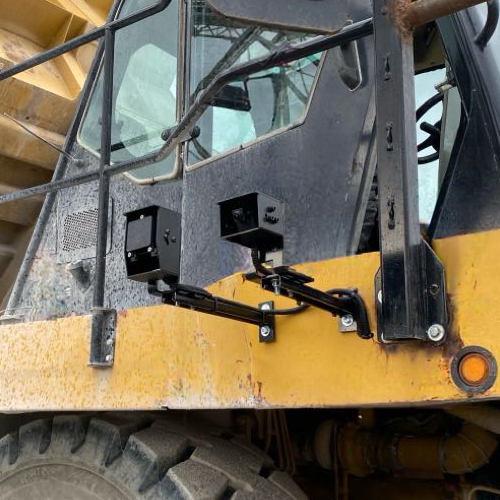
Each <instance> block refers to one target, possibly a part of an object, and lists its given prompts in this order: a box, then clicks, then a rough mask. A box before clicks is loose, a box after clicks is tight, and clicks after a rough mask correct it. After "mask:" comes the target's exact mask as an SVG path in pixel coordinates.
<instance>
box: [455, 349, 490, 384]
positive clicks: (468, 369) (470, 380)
mask: <svg viewBox="0 0 500 500" xmlns="http://www.w3.org/2000/svg"><path fill="white" fill-rule="evenodd" d="M458 373H459V375H460V378H461V379H462V381H463V382H464V383H465V384H467V385H472V386H478V385H481V384H482V383H483V382H484V381H485V380H486V379H487V378H488V375H489V374H490V363H489V361H488V359H487V358H486V356H484V355H483V354H481V353H478V352H471V353H470V354H466V355H465V356H464V357H463V358H462V360H461V361H460V363H459V365H458Z"/></svg>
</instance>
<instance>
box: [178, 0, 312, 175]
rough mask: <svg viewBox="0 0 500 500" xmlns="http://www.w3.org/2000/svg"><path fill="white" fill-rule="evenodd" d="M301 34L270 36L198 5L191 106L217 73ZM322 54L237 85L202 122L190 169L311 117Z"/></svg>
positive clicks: (303, 37)
mask: <svg viewBox="0 0 500 500" xmlns="http://www.w3.org/2000/svg"><path fill="white" fill-rule="evenodd" d="M306 39H307V36H306V35H303V34H300V33H284V32H276V31H267V30H264V29H262V28H259V27H256V26H244V25H241V24H238V23H236V22H233V21H230V20H228V19H225V18H222V17H220V16H219V15H217V14H216V13H215V12H213V11H211V10H210V8H209V7H208V6H207V5H206V4H205V3H204V2H203V1H200V0H193V3H192V32H191V71H190V77H191V78H190V89H191V102H193V100H194V99H195V98H196V97H197V96H198V94H199V93H200V92H201V91H202V90H203V89H205V88H206V87H207V85H208V84H209V83H210V82H211V81H212V79H213V78H214V76H215V75H216V73H218V72H220V71H222V70H224V69H227V68H229V67H231V66H233V65H234V64H238V63H242V62H246V61H249V60H250V59H254V58H256V57H260V56H264V55H266V54H269V53H270V52H272V51H274V50H276V49H278V48H279V47H280V46H282V45H283V44H285V43H298V42H301V41H304V40H306ZM319 62H320V54H318V55H314V56H311V57H308V58H304V59H301V60H299V61H295V62H292V63H290V64H286V65H281V66H277V67H276V68H273V69H271V70H268V71H263V72H261V73H258V74H254V75H251V76H249V77H248V78H245V79H244V80H239V81H235V82H232V83H231V84H229V85H227V86H226V87H225V88H224V89H222V91H221V92H220V93H219V95H218V97H217V98H216V99H215V100H214V102H213V103H212V105H211V106H210V107H209V108H208V109H207V111H206V112H205V113H204V114H203V116H202V117H201V119H200V121H199V123H198V125H199V127H200V130H201V133H200V135H199V137H197V138H196V139H194V140H192V141H190V144H189V156H188V163H189V164H190V165H192V164H194V163H197V162H199V161H202V160H205V159H207V158H210V157H211V156H214V155H217V154H221V153H224V152H225V151H228V150H230V149H233V148H235V147H238V146H240V145H241V144H245V143H248V142H250V141H252V140H254V139H256V138H258V137H261V136H263V135H265V134H268V133H270V132H273V131H274V130H277V129H280V128H283V127H286V126H288V125H290V124H293V123H296V122H297V121H299V120H300V119H301V117H302V116H303V115H304V113H305V111H306V107H307V104H308V102H309V97H310V95H311V91H312V88H313V84H314V79H315V76H316V73H317V70H318V66H319Z"/></svg>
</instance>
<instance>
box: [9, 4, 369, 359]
mask: <svg viewBox="0 0 500 500" xmlns="http://www.w3.org/2000/svg"><path fill="white" fill-rule="evenodd" d="M170 3H171V0H161V1H160V2H159V3H158V4H156V5H154V6H152V7H149V8H147V9H143V10H141V11H139V12H137V13H135V14H132V15H129V16H127V17H124V18H122V19H116V20H113V21H110V22H108V23H107V24H105V25H104V26H102V27H100V28H97V29H95V30H93V31H91V32H90V33H87V34H85V35H81V36H79V37H77V38H75V39H73V40H70V41H69V42H66V43H64V44H62V45H60V46H58V47H55V48H53V49H50V50H48V51H46V52H44V53H43V54H40V55H38V56H35V57H33V58H31V59H28V60H27V61H24V62H22V63H19V64H17V65H15V66H13V67H12V68H9V69H8V70H6V71H4V72H2V73H0V81H2V80H5V79H6V78H9V77H12V76H14V75H16V74H18V73H21V72H22V71H26V70H27V69H30V68H33V67H35V66H38V65H40V64H43V63H45V62H47V61H49V60H51V59H53V58H55V57H59V56H60V55H62V54H65V53H67V52H70V51H71V50H74V49H75V48H78V47H80V46H81V45H84V44H86V43H89V42H91V41H94V40H97V39H99V38H103V37H104V44H103V49H104V63H103V98H102V126H101V148H100V165H99V169H98V170H94V171H91V172H87V173H83V174H80V175H77V176H72V177H69V178H64V179H58V180H53V181H51V182H49V183H47V184H42V185H39V186H35V187H32V188H27V189H23V190H20V191H15V192H12V193H8V194H6V195H3V196H0V204H4V203H9V202H12V201H16V200H22V199H26V198H31V197H33V196H37V195H43V194H48V193H53V192H56V191H60V190H62V189H65V188H69V187H72V186H77V185H80V184H84V183H88V182H92V181H96V180H98V181H99V201H98V226H97V245H96V270H95V283H94V288H93V301H92V304H93V306H92V323H91V344H90V364H91V365H92V366H110V365H112V364H113V358H112V356H111V355H110V354H109V347H107V346H106V345H105V341H106V339H105V335H104V330H105V322H106V315H107V314H108V311H107V309H106V308H105V307H104V298H105V282H106V246H107V245H106V244H107V233H108V231H107V229H108V211H109V190H110V178H111V176H113V175H116V174H119V173H122V172H126V171H129V170H134V169H136V168H140V167H144V166H146V165H150V164H152V163H156V162H158V161H161V160H162V159H164V158H166V157H167V156H169V155H170V154H171V152H172V151H173V150H174V149H175V148H176V147H177V145H178V144H179V143H180V142H182V140H184V138H185V137H186V135H187V134H189V131H190V130H191V128H192V126H193V125H194V124H195V123H196V121H197V120H198V119H199V118H200V116H201V115H202V114H203V112H204V111H205V110H206V109H207V107H208V106H209V105H210V103H211V102H212V100H213V98H214V97H215V96H216V95H217V94H218V93H219V91H220V90H221V89H222V88H223V87H224V86H225V85H227V84H228V83H229V82H231V81H234V80H237V79H238V78H244V77H247V76H248V75H251V74H254V73H258V72H260V71H264V70H267V69H270V68H272V67H275V66H277V65H279V64H287V63H290V62H292V61H295V60H297V59H301V58H303V57H307V56H309V55H312V54H315V53H317V52H323V51H325V50H328V49H331V48H333V47H337V46H339V45H343V44H345V43H348V42H350V41H354V40H358V39H359V38H362V37H365V36H368V35H370V34H372V33H373V21H372V19H371V18H370V19H366V20H364V21H361V22H359V23H355V24H352V25H348V26H346V27H345V28H343V29H341V30H340V31H339V32H337V33H335V34H334V35H330V36H319V37H316V38H314V39H312V40H309V41H307V42H303V43H300V44H297V45H291V46H288V45H287V46H285V47H283V48H281V49H279V50H277V51H274V52H272V53H271V54H270V55H268V56H265V57H260V58H256V59H253V60H251V61H248V62H247V63H243V64H240V65H237V66H235V67H233V68H230V69H228V70H226V71H223V72H222V73H220V74H219V76H218V77H216V78H215V79H214V80H213V81H212V82H211V83H210V84H209V85H208V87H207V88H206V89H205V90H204V91H203V92H202V93H201V94H200V96H199V97H198V99H197V100H196V101H195V102H194V103H193V104H192V106H191V107H190V108H189V109H188V111H187V112H186V114H185V115H184V117H183V118H182V120H181V121H180V122H179V124H178V125H177V126H176V127H174V129H173V130H172V131H171V133H170V134H169V136H168V137H167V139H166V141H165V144H164V145H163V146H162V147H161V148H160V149H159V150H158V151H155V152H153V153H150V154H148V155H145V156H143V157H141V158H138V159H133V160H129V161H126V162H122V163H118V164H115V165H111V124H112V114H113V105H112V97H113V70H114V44H115V32H116V31H117V30H119V29H121V28H124V27H126V26H130V25H132V24H134V23H136V22H138V21H141V20H143V19H146V18H147V17H150V16H152V15H154V14H157V13H159V12H161V11H163V10H164V9H166V8H167V7H168V6H169V5H170ZM9 305H10V304H9Z"/></svg>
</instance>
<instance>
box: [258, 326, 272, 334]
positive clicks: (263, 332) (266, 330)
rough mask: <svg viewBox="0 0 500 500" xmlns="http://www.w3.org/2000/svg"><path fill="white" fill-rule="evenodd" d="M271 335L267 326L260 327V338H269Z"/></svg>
mask: <svg viewBox="0 0 500 500" xmlns="http://www.w3.org/2000/svg"><path fill="white" fill-rule="evenodd" d="M269 335H271V328H270V327H268V326H267V325H264V326H261V327H260V336H261V337H269Z"/></svg>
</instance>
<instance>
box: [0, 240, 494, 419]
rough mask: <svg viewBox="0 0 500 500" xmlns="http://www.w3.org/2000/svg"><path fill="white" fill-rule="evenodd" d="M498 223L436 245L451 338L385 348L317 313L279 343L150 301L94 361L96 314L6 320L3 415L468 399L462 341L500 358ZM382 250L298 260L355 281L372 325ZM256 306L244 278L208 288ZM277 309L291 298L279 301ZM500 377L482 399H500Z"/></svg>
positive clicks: (321, 283) (0, 375) (1, 360)
mask: <svg viewBox="0 0 500 500" xmlns="http://www.w3.org/2000/svg"><path fill="white" fill-rule="evenodd" d="M499 245H500V231H498V230H496V231H491V232H485V233H478V234H471V235H466V236H457V237H453V238H449V239H443V240H438V241H436V242H435V250H436V252H437V254H438V256H439V257H440V258H441V259H442V262H443V264H444V266H445V269H446V270H447V276H448V284H447V286H448V294H449V307H450V313H451V317H452V325H451V332H452V334H451V338H450V339H449V340H448V341H447V342H446V344H445V346H443V347H439V346H435V345H426V346H423V345H422V344H420V343H417V342H404V343H397V344H381V343H378V342H377V341H376V340H369V341H366V340H361V339H360V338H358V336H357V335H356V333H341V332H339V328H338V322H337V319H336V318H333V317H331V316H330V315H328V314H327V313H325V312H322V311H319V310H313V309H311V310H308V311H306V312H304V313H302V314H300V315H296V316H291V317H283V318H277V322H276V342H275V343H272V344H262V343H259V341H258V332H257V328H256V327H254V326H252V325H245V324H242V323H239V322H236V321H231V320H226V319H221V318H216V317H213V316H207V315H204V314H200V313H196V312H192V311H186V310H182V309H176V308H172V307H169V306H163V305H159V306H153V307H144V308H137V309H131V310H124V311H121V312H119V314H118V320H117V331H116V351H115V363H114V366H113V367H112V368H111V369H102V370H99V369H97V370H96V369H95V368H91V367H89V366H87V363H88V357H89V352H88V349H89V332H90V317H89V316H83V317H76V316H73V317H68V318H63V319H58V320H54V321H44V322H34V323H23V324H16V325H10V326H2V327H0V380H1V382H0V411H2V412H9V411H34V410H54V409H57V410H93V409H102V410H104V409H108V410H111V409H113V410H118V409H120V410H124V409H127V410H138V409H143V410H144V409H150V410H151V409H160V408H165V407H167V408H176V409H180V408H182V409H192V408H247V407H248V408H276V407H285V408H300V407H347V406H353V407H360V406H365V405H366V406H380V405H422V404H426V405H427V404H429V403H441V402H444V401H449V402H452V401H462V400H466V399H470V396H469V395H468V394H466V393H465V392H463V391H462V390H461V389H459V388H458V387H457V386H456V385H455V384H454V382H453V381H452V378H451V377H450V363H451V360H452V358H453V356H454V354H456V352H457V351H458V350H459V349H460V348H461V347H463V346H470V345H479V346H481V347H483V348H486V349H488V350H489V351H490V352H491V353H492V354H493V356H494V357H495V358H496V359H499V358H500V345H499V343H498V341H497V336H498V330H499V328H500V314H499V313H498V307H497V303H498V300H499V298H500V296H499V288H498V286H497V283H498V280H499V279H500V260H499V259H498V258H497V255H496V249H497V248H498V247H499ZM378 266H379V255H378V253H371V254H364V255H359V256H354V257H347V258H341V259H335V260H330V261H325V262H316V263H311V264H304V265H301V266H297V269H298V270H300V271H302V272H304V273H307V274H309V275H312V276H315V285H316V286H317V287H319V288H321V289H326V288H328V287H330V286H331V285H332V283H335V284H336V285H338V286H348V285H349V284H351V283H356V284H358V286H359V291H360V293H361V295H362V296H363V297H364V298H365V300H366V303H367V306H368V310H369V314H370V321H371V325H372V329H373V330H374V331H375V329H376V324H375V297H374V280H373V277H374V275H375V273H376V271H377V268H378ZM209 289H210V291H211V292H213V293H214V294H217V295H219V296H222V297H226V298H230V299H234V300H237V301H241V302H244V303H248V304H258V303H260V302H263V301H265V300H269V299H270V298H272V296H271V295H270V294H269V293H268V292H265V291H263V290H261V289H260V288H259V287H258V286H257V285H255V284H253V283H250V282H246V281H245V279H244V277H243V275H241V274H238V275H234V276H232V277H229V278H227V279H224V280H222V281H220V282H219V283H216V284H214V285H213V286H211V287H210V288H209ZM276 304H277V305H279V306H283V307H284V306H287V305H290V301H287V300H286V299H281V298H278V299H277V301H276ZM499 396H500V382H499V381H497V382H496V383H495V384H494V385H493V386H492V388H491V389H489V390H488V391H487V392H485V393H483V394H480V395H478V396H475V398H478V399H479V398H481V399H483V398H498V397H499Z"/></svg>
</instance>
